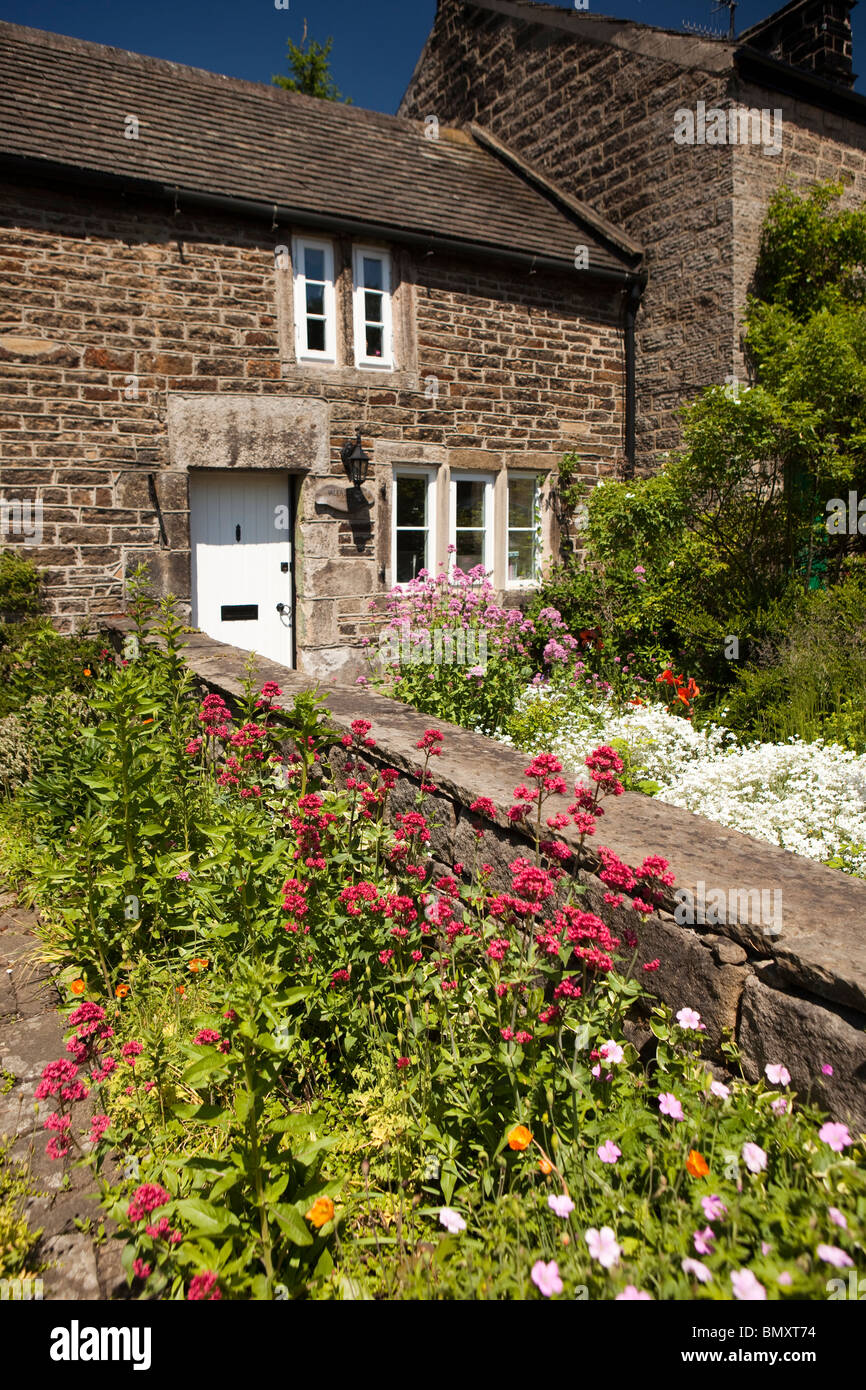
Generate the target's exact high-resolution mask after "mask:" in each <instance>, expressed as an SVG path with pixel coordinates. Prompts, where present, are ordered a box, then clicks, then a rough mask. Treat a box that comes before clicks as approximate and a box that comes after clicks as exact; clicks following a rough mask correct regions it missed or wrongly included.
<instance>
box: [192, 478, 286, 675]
mask: <svg viewBox="0 0 866 1390" xmlns="http://www.w3.org/2000/svg"><path fill="white" fill-rule="evenodd" d="M189 504H190V550H191V556H192V605H193V615H192V620H193V624H194V625H195V626H196V627H198V628H200V629H201V631H202V632H206V633H207V634H208V636H209V637H216V638H217V639H218V640H219V641H220V642H228V643H229V644H230V645H231V646H233V647H240V648H241V649H242V650H243V651H254V652H257V653H258V654H259V655H260V656H263V657H267V658H268V659H269V660H270V661H278V662H279V663H280V664H281V665H283V666H291V664H292V618H293V615H292V532H291V529H290V525H291V509H290V493H289V475H288V473H284V472H282V471H275V470H270V469H268V470H267V471H264V470H263V471H262V472H257V473H252V472H236V473H235V472H225V471H223V470H220V471H219V472H216V471H213V472H207V471H204V470H202V471H201V472H191V473H190V475H189Z"/></svg>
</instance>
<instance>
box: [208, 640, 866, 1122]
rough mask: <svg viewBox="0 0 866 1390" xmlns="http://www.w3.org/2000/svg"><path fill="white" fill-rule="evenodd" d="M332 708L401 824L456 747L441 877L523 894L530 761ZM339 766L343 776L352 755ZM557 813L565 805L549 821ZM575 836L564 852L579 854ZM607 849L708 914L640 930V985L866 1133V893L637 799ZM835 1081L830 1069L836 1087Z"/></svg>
mask: <svg viewBox="0 0 866 1390" xmlns="http://www.w3.org/2000/svg"><path fill="white" fill-rule="evenodd" d="M187 660H188V663H189V666H190V668H191V669H192V670H193V671H194V672H195V673H196V674H197V675H198V676H199V677H200V678H201V680H202V681H203V683H204V684H205V685H206V686H207V688H209V689H213V690H217V691H219V692H220V693H221V694H223V695H224V696H225V697H226V698H236V697H237V696H238V695H239V694H240V692H241V682H242V680H243V664H244V660H245V658H244V656H243V654H242V653H239V652H236V651H235V650H234V649H233V648H231V647H225V646H222V645H220V644H219V643H216V642H212V641H211V640H210V639H208V638H203V637H194V638H191V639H190V644H189V648H188V650H187ZM260 679H261V680H267V679H275V680H278V681H279V684H280V685H281V687H282V689H283V691H284V698H283V703H290V702H291V699H292V696H293V695H294V694H295V693H296V692H297V691H299V690H301V689H303V687H304V683H303V681H302V680H301V679H300V678H299V677H298V676H295V675H292V674H289V675H288V676H287V674H286V673H285V672H284V671H281V670H280V669H279V668H278V667H275V666H272V665H270V664H268V663H262V666H261V671H260ZM327 699H328V711H329V714H330V716H331V720H332V722H333V723H334V725H335V726H336V727H337V728H338V729H339V730H340V731H341V732H344V731H347V730H348V728H349V726H350V724H351V722H352V720H353V719H359V718H365V719H369V720H370V721H371V723H372V731H371V733H372V736H373V737H374V738H375V740H376V748H375V750H373V751H371V752H370V753H368V754H365V756H366V757H368V759H369V761H370V763H371V764H374V765H378V766H386V767H393V768H396V769H398V771H400V772H401V774H402V775H401V778H400V781H399V782H398V784H397V787H396V788H395V792H394V794H393V801H392V807H391V809H392V813H393V811H394V810H400V809H405V808H406V807H408V806H409V805H410V804H411V803H412V801H413V799H414V795H415V792H416V790H417V785H418V776H419V773H420V770H421V766H422V763H421V754H420V753H419V752H418V750H417V748H416V744H417V742H418V740H419V739H420V737H421V735H422V734H423V732H424V730H425V729H426V728H428V727H430V726H431V724H434V723H435V725H436V727H437V728H439V729H440V730H441V732H442V733H443V734H444V745H443V753H442V756H441V757H440V758H438V759H433V760H432V761H431V776H432V778H433V781H434V782H435V785H436V787H437V791H436V793H435V794H434V795H432V796H431V797H430V798H429V799H428V802H427V808H426V809H427V813H428V815H429V816H430V817H431V819H432V820H433V821H434V822H435V823H436V829H435V831H434V833H433V837H432V842H431V850H432V853H433V856H434V858H435V861H436V862H437V864H439V865H440V866H442V867H443V868H445V867H447V868H449V869H450V866H451V865H453V864H454V863H455V862H462V863H463V864H464V866H465V867H466V869H467V870H468V869H470V868H471V866H472V864H473V863H474V861H475V856H476V855H478V859H479V862H481V863H490V864H492V865H493V866H494V875H493V881H494V884H495V886H497V887H505V886H508V885H510V878H509V874H508V865H509V863H510V862H511V860H512V859H514V858H515V857H517V856H518V855H520V854H524V853H526V851H527V848H528V846H529V843H530V842H529V840H528V839H527V837H526V836H525V835H524V834H523V833H522V832H521V831H520V830H518V829H515V828H514V827H513V826H511V825H510V824H509V823H508V821H507V817H506V812H507V808H508V806H509V805H510V804H511V801H512V792H513V790H514V787H515V786H517V785H518V783H519V782H521V781H522V780H523V775H522V774H523V769H524V767H525V765H526V757H525V755H522V754H520V753H517V752H515V751H513V750H512V749H509V748H505V747H503V746H502V745H500V744H496V743H494V742H492V740H490V739H487V738H484V737H482V736H481V735H480V734H474V733H470V732H468V731H467V730H465V729H459V728H456V727H454V726H452V725H448V724H443V723H442V722H441V721H433V720H431V719H430V718H429V717H428V716H426V715H421V714H418V713H417V712H416V711H415V710H413V709H410V708H408V707H407V706H405V705H399V704H396V703H395V702H394V701H391V700H388V699H385V698H384V697H382V696H379V695H375V694H373V693H371V692H370V691H366V690H365V691H358V690H347V689H339V688H335V689H330V690H328V691H327ZM335 752H336V758H335V763H336V767H337V770H338V772H339V770H340V767H341V765H342V764H343V762H344V758H345V754H344V752H343V750H342V749H338V750H335ZM478 796H487V797H489V798H490V799H491V800H492V801H493V803H494V805H495V806H496V807H497V808H498V811H499V814H498V816H497V822H496V824H495V825H491V824H490V823H489V822H487V823H485V826H484V828H485V838H484V840H483V841H482V842H481V843H480V845H479V843H478V842H477V840H476V837H475V834H474V826H475V825H476V824H477V823H478V822H477V817H476V816H474V815H473V814H472V813H471V812H470V810H469V807H470V805H471V803H472V802H473V801H474V800H475V799H476V797H478ZM565 805H566V801H565V800H563V802H562V806H563V807H564V806H565ZM558 809H561V808H560V807H559V806H558V805H557V806H553V804H552V803H551V813H552V811H553V810H558ZM572 830H573V828H571V830H570V829H567V830H565V831H563V832H561V833H560V835H559V836H558V838H561V839H562V840H564V841H565V842H566V843H569V844H572V845H575V844H576V837H575V836H574V835H573V834H572ZM598 842H599V843H603V844H605V845H606V846H608V847H609V848H610V849H612V850H614V851H615V852H616V853H617V854H618V855H619V856H620V857H621V858H622V859H624V860H625V861H626V862H627V863H630V864H632V865H636V864H639V863H640V862H641V861H642V860H643V859H644V857H645V856H646V855H647V854H660V855H662V856H663V857H664V858H666V859H667V860H668V861H669V864H670V867H671V869H672V871H673V872H674V874H675V875H676V885H675V889H674V890H672V892H675V891H677V890H678V889H686V890H688V891H689V893H691V895H692V898H693V900H694V902H695V905H696V908H697V910H696V911H695V912H694V913H693V914H692V915H693V917H694V919H695V920H694V921H693V922H692V923H691V924H690V925H686V924H681V922H680V920H678V918H681V917H682V915H683V914H682V912H681V911H680V910H679V909H678V907H677V905H676V902H675V899H674V898H673V896H672V897H671V898H670V899H669V900H668V902H667V904H666V906H665V907H664V908H663V909H662V910H660V911H659V912H657V913H656V914H654V915H653V916H652V917H650V918H649V920H648V921H647V923H646V924H645V925H644V926H643V927H639V928H638V936H639V952H638V964H637V973H638V975H639V976H640V978H641V979H642V980H643V982H644V984H645V985H646V987H647V988H648V989H649V990H650V991H651V992H652V994H654V995H656V996H657V997H658V998H660V999H662V1000H664V1001H665V1002H666V1003H667V1004H669V1005H670V1006H671V1008H672V1009H674V1010H676V1009H680V1008H682V1007H683V1006H689V1007H692V1008H696V1009H697V1010H698V1011H699V1012H700V1014H701V1016H702V1018H703V1020H704V1022H705V1023H706V1025H707V1033H706V1054H707V1055H708V1056H709V1057H711V1058H714V1059H716V1060H721V1053H720V1043H721V1042H722V1040H723V1038H724V1037H725V1036H726V1035H728V1036H731V1037H733V1039H734V1040H735V1041H736V1042H737V1044H738V1046H739V1047H740V1049H741V1052H742V1059H743V1068H744V1071H745V1073H746V1075H747V1076H748V1077H749V1078H750V1079H752V1080H754V1079H756V1078H757V1076H758V1075H759V1074H760V1073H761V1072H762V1070H763V1067H764V1065H765V1064H766V1063H768V1062H773V1063H776V1062H784V1064H785V1065H786V1066H787V1068H788V1070H789V1071H790V1073H791V1076H792V1078H793V1085H794V1086H795V1088H796V1089H797V1090H798V1092H799V1093H800V1095H801V1098H804V1099H805V1098H806V1097H807V1096H809V1097H811V1099H812V1100H813V1101H814V1102H815V1103H817V1104H819V1105H820V1106H821V1107H822V1108H824V1109H827V1110H829V1111H830V1112H831V1114H832V1115H833V1116H834V1117H835V1118H837V1119H840V1120H847V1121H848V1122H849V1123H851V1124H852V1126H856V1127H857V1128H866V1032H864V1027H866V883H864V882H863V881H861V880H858V879H852V878H849V877H848V876H846V875H844V874H841V873H839V872H837V871H836V870H833V869H828V868H825V867H824V866H823V865H820V864H816V863H813V862H812V861H811V860H808V859H803V858H801V857H799V856H797V855H794V854H791V853H789V852H787V851H785V850H782V849H777V848H774V847H773V846H771V845H767V844H764V843H762V842H760V841H757V840H752V839H750V838H749V837H747V836H745V835H740V834H738V833H737V832H736V831H732V830H726V829H724V828H723V827H721V826H719V825H716V824H714V823H713V822H711V821H708V820H705V819H704V818H703V817H700V816H693V815H691V814H690V813H689V812H688V811H683V810H680V809H679V808H677V807H674V806H665V805H662V804H661V803H659V802H657V801H654V800H653V799H652V798H651V797H646V796H641V795H639V794H637V793H630V792H627V793H625V795H623V796H621V797H618V798H616V801H615V802H613V803H612V802H610V801H609V802H608V803H607V811H606V814H605V817H604V820H603V822H602V823H601V829H600V832H599V835H598ZM593 850H595V851H596V853H595V854H591V856H590V858H589V860H588V862H587V865H586V868H585V870H582V871H581V872H580V875H579V877H580V879H581V881H582V883H583V884H584V885H585V887H586V899H585V900H586V901H587V903H588V905H589V906H590V907H591V908H592V909H593V910H595V911H597V912H599V914H600V915H603V916H604V917H605V918H606V920H608V921H610V920H611V915H610V908H609V907H608V906H607V905H606V904H604V902H603V901H602V895H603V892H604V886H603V884H602V883H601V881H600V880H599V879H598V877H597V876H596V869H597V867H598V860H597V847H596V845H595V844H594V843H593ZM702 884H703V885H704V890H703V891H704V898H705V899H706V902H707V903H709V902H710V900H711V894H712V893H713V892H716V891H721V892H723V893H724V894H725V896H726V900H727V905H728V906H727V911H726V912H723V913H720V914H718V915H719V916H720V917H722V919H723V920H721V921H713V920H712V915H713V914H712V912H711V911H710V910H709V909H708V910H706V911H702V910H701V908H700V903H701V894H702V888H701V885H702ZM762 894H764V895H767V898H769V901H770V902H772V904H773V911H772V913H767V912H765V911H764V910H763V906H764V903H765V902H766V901H767V898H762V896H761V895H762ZM777 909H778V910H777ZM701 917H704V918H706V919H707V920H706V921H701V920H700V919H701ZM771 919H772V920H771ZM635 924H636V917H635V914H634V913H633V912H632V911H630V910H628V911H627V910H625V909H619V910H618V911H617V912H615V913H614V914H613V922H612V926H613V927H614V929H622V928H623V927H625V926H629V927H630V928H631V929H633V930H634V928H635ZM656 959H657V960H658V961H659V962H660V965H659V968H658V970H657V971H655V972H652V973H648V974H647V973H644V972H642V970H641V965H642V964H643V963H645V962H647V961H653V960H656ZM632 1027H633V1037H634V1038H635V1040H636V1042H637V1043H638V1045H641V1044H642V1043H643V1042H648V1043H649V1044H651V1041H652V1040H651V1036H650V1034H649V1032H648V1031H647V1030H645V1029H644V1028H643V1024H642V1019H641V1016H640V1015H638V1016H637V1017H636V1018H635V1019H633V1020H632ZM823 1066H829V1067H832V1069H833V1070H832V1075H831V1076H827V1075H825V1074H824V1073H823V1072H822V1067H823Z"/></svg>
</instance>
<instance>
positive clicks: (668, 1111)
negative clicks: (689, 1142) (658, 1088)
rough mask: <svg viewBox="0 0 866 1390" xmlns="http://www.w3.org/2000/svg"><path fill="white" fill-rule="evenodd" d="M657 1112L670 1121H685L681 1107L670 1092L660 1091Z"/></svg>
mask: <svg viewBox="0 0 866 1390" xmlns="http://www.w3.org/2000/svg"><path fill="white" fill-rule="evenodd" d="M659 1110H660V1111H661V1113H662V1114H663V1115H669V1116H670V1118H671V1119H672V1120H684V1119H685V1115H684V1114H683V1107H682V1106H681V1105H680V1102H679V1101H678V1100H677V1098H676V1096H675V1095H674V1094H673V1092H672V1091H662V1093H661V1095H660V1096H659Z"/></svg>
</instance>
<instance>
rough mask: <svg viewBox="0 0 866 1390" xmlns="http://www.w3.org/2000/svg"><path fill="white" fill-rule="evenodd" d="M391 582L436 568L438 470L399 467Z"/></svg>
mask: <svg viewBox="0 0 866 1390" xmlns="http://www.w3.org/2000/svg"><path fill="white" fill-rule="evenodd" d="M391 489H392V490H391V582H392V584H409V583H410V582H411V581H412V580H413V579H415V578H417V576H418V572H419V571H420V570H429V571H430V572H431V573H433V572H434V571H435V556H436V471H435V469H426V468H425V469H421V468H395V469H394V477H393V482H392V484H391Z"/></svg>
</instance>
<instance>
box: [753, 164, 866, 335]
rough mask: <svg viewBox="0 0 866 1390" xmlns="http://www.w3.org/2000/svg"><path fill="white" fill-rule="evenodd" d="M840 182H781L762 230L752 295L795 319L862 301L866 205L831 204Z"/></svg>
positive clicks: (865, 296)
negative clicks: (802, 186)
mask: <svg viewBox="0 0 866 1390" xmlns="http://www.w3.org/2000/svg"><path fill="white" fill-rule="evenodd" d="M843 191H844V185H843V184H841V183H825V184H817V185H815V186H814V187H813V188H811V189H810V190H809V191H808V192H807V193H805V194H802V193H798V192H795V191H794V190H793V189H792V188H789V187H782V188H780V189H779V190H778V191H777V192H776V194H775V195H774V197H773V198H772V199H771V201H770V205H769V207H768V209H767V214H766V217H765V219H764V226H763V228H762V232H761V245H760V251H759V254H758V265H757V269H756V272H755V297H756V299H758V300H759V301H761V302H763V303H765V304H774V305H782V306H784V307H786V308H788V309H789V310H790V311H791V313H792V314H793V316H794V317H795V318H796V319H797V320H798V321H800V322H805V321H806V320H807V319H808V318H809V317H810V315H812V314H815V313H818V312H819V311H820V310H822V309H831V310H832V309H835V308H837V307H839V306H840V305H842V304H861V305H866V281H864V276H863V267H864V265H866V211H864V209H863V208H854V209H841V208H840V209H834V208H833V206H832V205H833V203H834V202H836V201H837V200H838V199H839V198H841V196H842V194H843Z"/></svg>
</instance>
